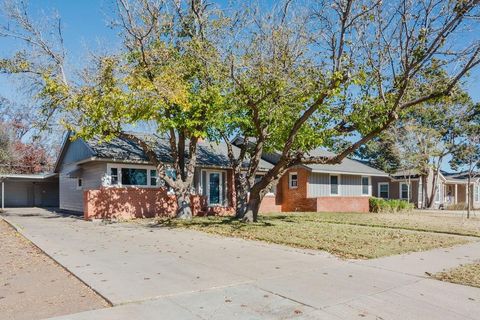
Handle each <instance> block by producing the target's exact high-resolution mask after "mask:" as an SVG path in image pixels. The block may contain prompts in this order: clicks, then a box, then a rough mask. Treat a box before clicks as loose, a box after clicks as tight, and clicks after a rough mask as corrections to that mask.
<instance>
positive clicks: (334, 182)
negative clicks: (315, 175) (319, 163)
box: [330, 176, 339, 195]
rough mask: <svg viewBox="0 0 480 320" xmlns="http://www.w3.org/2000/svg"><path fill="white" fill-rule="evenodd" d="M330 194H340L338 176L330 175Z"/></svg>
mask: <svg viewBox="0 0 480 320" xmlns="http://www.w3.org/2000/svg"><path fill="white" fill-rule="evenodd" d="M330 194H331V195H338V194H339V192H338V176H330Z"/></svg>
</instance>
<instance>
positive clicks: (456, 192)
mask: <svg viewBox="0 0 480 320" xmlns="http://www.w3.org/2000/svg"><path fill="white" fill-rule="evenodd" d="M454 203H455V204H457V203H458V184H456V183H455V202H454Z"/></svg>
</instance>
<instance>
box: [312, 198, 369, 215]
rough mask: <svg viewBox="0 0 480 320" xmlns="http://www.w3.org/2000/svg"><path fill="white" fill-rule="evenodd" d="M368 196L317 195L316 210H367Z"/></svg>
mask: <svg viewBox="0 0 480 320" xmlns="http://www.w3.org/2000/svg"><path fill="white" fill-rule="evenodd" d="M368 199H369V197H342V196H335V197H318V198H316V199H315V200H316V210H315V211H317V212H368V211H369V201H368Z"/></svg>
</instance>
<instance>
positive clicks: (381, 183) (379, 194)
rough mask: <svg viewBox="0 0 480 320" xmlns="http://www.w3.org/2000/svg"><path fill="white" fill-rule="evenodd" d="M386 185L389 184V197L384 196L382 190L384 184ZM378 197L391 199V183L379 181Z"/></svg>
mask: <svg viewBox="0 0 480 320" xmlns="http://www.w3.org/2000/svg"><path fill="white" fill-rule="evenodd" d="M385 185H386V186H387V197H386V198H382V193H381V190H382V186H385ZM378 197H379V198H382V199H390V183H388V182H379V183H378Z"/></svg>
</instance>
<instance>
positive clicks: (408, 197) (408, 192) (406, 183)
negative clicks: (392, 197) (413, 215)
mask: <svg viewBox="0 0 480 320" xmlns="http://www.w3.org/2000/svg"><path fill="white" fill-rule="evenodd" d="M403 185H406V186H407V197H406V198H404V197H403V190H402V186H403ZM399 192H400V195H399V196H400V197H399V198H400V200H410V184H408V182H400V183H399Z"/></svg>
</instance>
